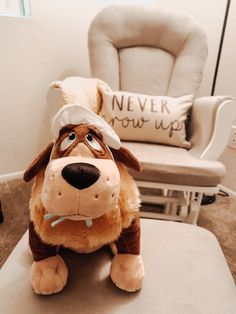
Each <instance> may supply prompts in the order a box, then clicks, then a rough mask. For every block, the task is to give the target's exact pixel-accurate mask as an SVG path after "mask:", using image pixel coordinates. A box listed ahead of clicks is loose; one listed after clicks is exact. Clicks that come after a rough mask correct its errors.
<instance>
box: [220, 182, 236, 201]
mask: <svg viewBox="0 0 236 314" xmlns="http://www.w3.org/2000/svg"><path fill="white" fill-rule="evenodd" d="M219 189H220V190H221V191H223V192H226V193H227V194H228V195H229V196H230V197H233V198H235V199H236V192H235V191H233V190H231V189H229V188H227V187H226V186H224V185H221V184H220V185H219Z"/></svg>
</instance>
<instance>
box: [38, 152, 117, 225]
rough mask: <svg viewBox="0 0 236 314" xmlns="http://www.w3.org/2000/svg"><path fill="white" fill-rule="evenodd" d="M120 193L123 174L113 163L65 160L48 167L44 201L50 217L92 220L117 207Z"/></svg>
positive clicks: (95, 160) (104, 160)
mask: <svg viewBox="0 0 236 314" xmlns="http://www.w3.org/2000/svg"><path fill="white" fill-rule="evenodd" d="M119 191H120V174H119V170H118V168H117V166H116V164H115V162H114V161H113V160H110V159H95V158H83V157H64V158H59V159H55V160H51V161H50V163H49V164H48V166H47V169H46V171H45V178H44V182H43V187H42V194H41V200H42V203H43V206H44V207H45V209H46V211H47V213H48V214H49V216H48V217H53V216H59V217H63V218H65V219H71V220H89V219H94V218H97V217H100V216H102V215H103V214H105V213H106V212H109V211H110V210H111V209H113V208H114V207H115V206H117V203H118V195H119ZM50 215H51V216H50Z"/></svg>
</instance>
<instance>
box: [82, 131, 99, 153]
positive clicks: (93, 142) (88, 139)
mask: <svg viewBox="0 0 236 314" xmlns="http://www.w3.org/2000/svg"><path fill="white" fill-rule="evenodd" d="M85 139H86V142H87V143H88V144H89V145H90V146H91V147H92V148H93V149H95V150H102V146H101V145H100V144H99V142H98V141H97V140H96V139H95V138H94V136H93V135H92V134H91V133H88V134H87V135H86V137H85Z"/></svg>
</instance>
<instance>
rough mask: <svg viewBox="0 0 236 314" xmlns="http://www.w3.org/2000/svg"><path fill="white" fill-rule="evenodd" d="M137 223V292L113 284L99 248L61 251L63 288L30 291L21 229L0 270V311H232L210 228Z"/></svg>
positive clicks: (235, 308) (107, 257) (230, 288)
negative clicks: (65, 275)
mask: <svg viewBox="0 0 236 314" xmlns="http://www.w3.org/2000/svg"><path fill="white" fill-rule="evenodd" d="M141 227H142V243H141V248H142V256H143V259H144V265H145V270H146V276H145V279H144V285H143V288H142V290H141V291H140V292H139V293H127V292H123V291H121V290H119V289H118V288H116V286H115V285H114V284H113V283H112V281H111V280H110V278H109V267H110V261H111V259H112V256H111V254H110V251H108V250H106V249H102V250H99V251H97V252H95V253H91V254H87V255H86V254H85V255H82V254H80V255H79V254H76V253H73V252H68V251H67V252H64V254H63V257H64V259H65V261H66V263H67V265H68V267H69V281H68V284H67V286H66V287H65V289H64V290H63V291H62V292H61V293H59V294H56V295H53V296H38V295H35V294H34V293H33V291H32V289H31V286H30V282H29V276H30V267H31V263H32V256H31V255H30V253H29V249H28V236H27V233H26V234H25V235H24V237H23V238H22V239H21V241H20V242H19V243H18V245H17V246H16V248H15V249H14V251H13V252H12V254H11V256H10V257H9V259H8V260H7V261H6V263H5V264H4V266H3V267H2V269H1V271H0V313H1V314H23V313H30V314H41V313H47V314H54V313H57V314H62V313H63V314H64V313H87V314H96V313H99V314H100V313H101V314H107V313H112V314H132V313H135V314H141V313H159V314H167V313H171V314H196V313H197V314H210V313H214V314H217V313H219V314H222V313H227V314H234V313H236V298H235V295H236V289H235V285H234V282H233V278H232V276H231V274H230V271H229V268H228V266H227V263H226V261H225V258H224V256H223V253H222V250H221V249H220V246H219V243H218V242H217V240H216V238H215V236H214V235H213V234H212V233H210V232H209V231H207V230H205V229H202V228H200V227H197V226H193V225H187V224H184V223H175V222H169V221H157V220H142V221H141Z"/></svg>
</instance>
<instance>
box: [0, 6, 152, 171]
mask: <svg viewBox="0 0 236 314" xmlns="http://www.w3.org/2000/svg"><path fill="white" fill-rule="evenodd" d="M123 2H126V3H134V2H136V1H134V0H129V1H111V0H109V1H108V0H99V1H93V0H86V1H78V0H60V1H59V0H50V1H47V0H40V1H37V0H31V1H30V3H31V10H32V17H31V18H14V17H5V16H0V38H1V41H0V174H4V173H9V172H14V171H20V170H23V169H25V167H26V166H27V165H28V164H29V163H30V162H31V160H32V159H33V158H34V157H35V156H37V154H38V153H39V152H40V150H41V149H42V148H43V147H44V146H45V145H46V144H47V143H48V141H49V138H50V135H49V123H48V108H47V104H46V94H47V91H48V85H49V83H50V82H51V81H54V80H58V79H63V78H65V77H67V76H71V75H78V76H85V77H86V76H89V62H88V52H87V30H88V26H89V23H90V21H91V20H92V18H93V17H94V16H95V14H96V13H97V12H98V11H99V10H100V9H101V8H103V7H105V6H106V5H109V4H112V3H123ZM149 2H151V1H141V0H139V1H138V3H149Z"/></svg>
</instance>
